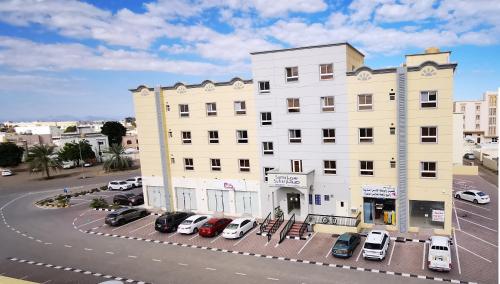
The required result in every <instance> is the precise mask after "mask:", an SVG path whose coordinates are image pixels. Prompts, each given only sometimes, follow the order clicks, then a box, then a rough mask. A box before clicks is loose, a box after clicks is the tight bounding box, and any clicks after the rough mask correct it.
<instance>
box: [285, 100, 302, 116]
mask: <svg viewBox="0 0 500 284" xmlns="http://www.w3.org/2000/svg"><path fill="white" fill-rule="evenodd" d="M290 102H292V106H290ZM295 102H297V106H295ZM286 112H287V113H300V98H286Z"/></svg>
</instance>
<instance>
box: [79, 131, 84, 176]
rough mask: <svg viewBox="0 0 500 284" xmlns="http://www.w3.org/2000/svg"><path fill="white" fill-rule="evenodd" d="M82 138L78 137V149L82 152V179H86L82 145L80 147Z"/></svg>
mask: <svg viewBox="0 0 500 284" xmlns="http://www.w3.org/2000/svg"><path fill="white" fill-rule="evenodd" d="M80 142H81V140H80V138H79V139H78V151H79V152H80V161H81V162H82V179H85V173H84V170H83V164H84V163H85V162H84V161H83V158H82V147H80Z"/></svg>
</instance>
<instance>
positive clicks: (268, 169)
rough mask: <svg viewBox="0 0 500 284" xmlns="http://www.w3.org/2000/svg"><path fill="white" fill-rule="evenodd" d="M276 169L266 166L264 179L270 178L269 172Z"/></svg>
mask: <svg viewBox="0 0 500 284" xmlns="http://www.w3.org/2000/svg"><path fill="white" fill-rule="evenodd" d="M272 170H274V168H264V181H267V180H268V177H267V172H269V171H272Z"/></svg>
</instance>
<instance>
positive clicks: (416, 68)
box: [346, 61, 457, 76]
mask: <svg viewBox="0 0 500 284" xmlns="http://www.w3.org/2000/svg"><path fill="white" fill-rule="evenodd" d="M426 66H432V67H434V68H436V69H438V70H442V69H453V70H455V68H457V64H456V63H446V64H438V63H436V62H434V61H425V62H422V63H421V64H420V65H418V66H409V67H408V68H407V69H408V72H413V71H420V70H422V69H423V68H424V67H426ZM396 70H397V67H389V68H382V69H371V68H370V67H368V66H362V67H359V68H358V69H356V70H354V71H349V72H346V75H347V76H357V75H358V74H359V73H361V72H363V71H367V72H369V73H370V74H387V73H396Z"/></svg>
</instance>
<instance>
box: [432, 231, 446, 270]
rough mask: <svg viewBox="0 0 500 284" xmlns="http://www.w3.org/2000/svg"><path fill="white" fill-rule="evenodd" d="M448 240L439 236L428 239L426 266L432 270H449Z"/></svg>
mask: <svg viewBox="0 0 500 284" xmlns="http://www.w3.org/2000/svg"><path fill="white" fill-rule="evenodd" d="M450 243H451V242H450V238H448V237H441V236H432V237H430V244H429V256H428V258H427V266H428V267H429V269H432V270H439V271H450V270H451V250H450Z"/></svg>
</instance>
